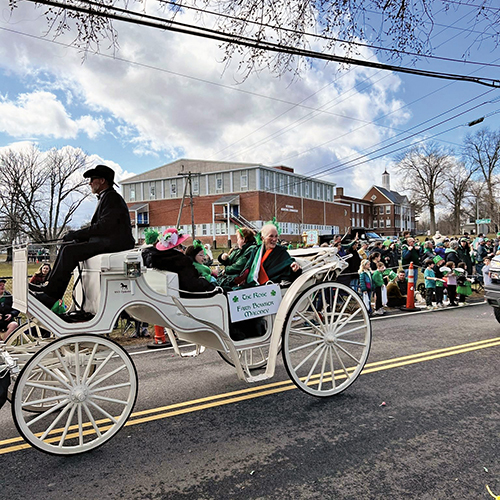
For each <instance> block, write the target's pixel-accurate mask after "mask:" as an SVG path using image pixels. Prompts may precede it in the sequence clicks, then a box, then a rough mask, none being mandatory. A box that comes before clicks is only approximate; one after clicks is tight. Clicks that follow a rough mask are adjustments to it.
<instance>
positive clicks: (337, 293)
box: [330, 288, 339, 325]
mask: <svg viewBox="0 0 500 500" xmlns="http://www.w3.org/2000/svg"><path fill="white" fill-rule="evenodd" d="M338 297H339V289H338V288H335V296H334V298H333V306H332V313H331V314H332V318H331V321H330V324H331V325H333V323H334V322H335V311H336V310H337V300H338Z"/></svg>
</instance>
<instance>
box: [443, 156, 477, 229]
mask: <svg viewBox="0 0 500 500" xmlns="http://www.w3.org/2000/svg"><path fill="white" fill-rule="evenodd" d="M475 171H476V169H475V167H474V166H469V167H467V166H466V165H465V164H464V163H461V162H456V163H455V164H454V165H453V166H452V167H451V168H450V172H449V175H448V176H447V178H446V181H445V187H444V190H443V196H444V198H445V199H446V201H447V202H448V205H449V207H450V208H451V213H448V214H447V216H446V218H445V219H446V222H447V224H450V225H451V229H452V231H451V232H452V233H453V234H460V225H461V222H462V218H463V216H462V214H463V208H464V207H463V205H464V201H465V199H466V196H467V193H468V192H469V189H470V184H471V177H472V175H473V174H474V172H475ZM448 232H449V231H448Z"/></svg>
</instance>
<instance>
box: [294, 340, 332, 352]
mask: <svg viewBox="0 0 500 500" xmlns="http://www.w3.org/2000/svg"><path fill="white" fill-rule="evenodd" d="M323 342H324V341H323V339H319V340H316V341H314V342H309V343H308V344H302V345H299V346H298V347H294V348H293V349H290V352H298V351H301V350H302V349H307V348H308V347H312V346H313V345H317V344H323Z"/></svg>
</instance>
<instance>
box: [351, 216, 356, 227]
mask: <svg viewBox="0 0 500 500" xmlns="http://www.w3.org/2000/svg"><path fill="white" fill-rule="evenodd" d="M351 225H352V226H354V227H355V226H356V219H355V218H354V217H353V218H352V219H351Z"/></svg>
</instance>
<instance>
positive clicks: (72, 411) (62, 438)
mask: <svg viewBox="0 0 500 500" xmlns="http://www.w3.org/2000/svg"><path fill="white" fill-rule="evenodd" d="M75 410H76V406H75V405H72V406H71V411H70V412H69V415H68V418H67V419H66V425H65V426H64V430H63V433H62V435H61V439H60V440H59V444H58V445H57V446H58V447H59V448H61V447H62V445H63V444H64V440H65V439H66V435H67V434H68V430H69V426H70V425H71V421H72V420H73V415H74V414H75Z"/></svg>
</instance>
